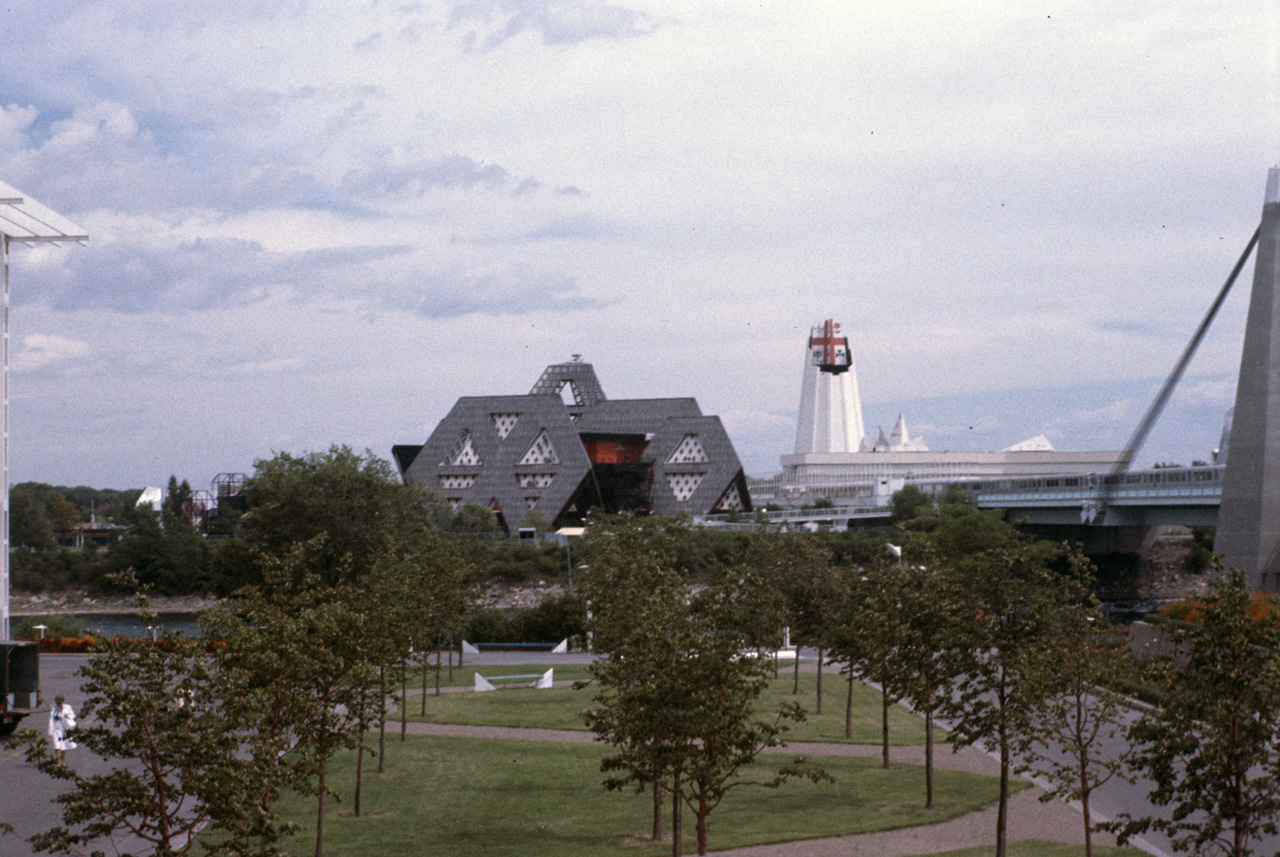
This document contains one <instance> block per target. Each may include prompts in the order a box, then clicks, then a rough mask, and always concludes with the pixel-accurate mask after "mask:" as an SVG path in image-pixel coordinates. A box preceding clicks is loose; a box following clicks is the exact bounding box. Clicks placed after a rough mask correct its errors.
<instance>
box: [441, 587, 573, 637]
mask: <svg viewBox="0 0 1280 857" xmlns="http://www.w3.org/2000/svg"><path fill="white" fill-rule="evenodd" d="M586 620H587V609H586V605H585V603H584V602H583V600H582V598H581V597H580V596H578V595H577V594H576V593H573V592H566V593H564V594H563V595H548V596H546V597H545V598H543V599H542V601H541V602H539V603H538V605H537V606H536V607H526V608H522V609H518V610H515V611H510V612H507V611H502V610H478V611H476V612H475V613H473V614H472V615H471V616H470V617H469V618H468V619H467V627H466V632H465V634H464V635H463V636H464V637H465V638H466V640H467V642H469V643H558V642H560V641H561V640H564V639H567V638H569V637H573V636H581V635H582V634H585V633H586Z"/></svg>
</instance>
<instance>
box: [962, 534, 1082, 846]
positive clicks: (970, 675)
mask: <svg viewBox="0 0 1280 857" xmlns="http://www.w3.org/2000/svg"><path fill="white" fill-rule="evenodd" d="M972 520H974V521H976V522H981V520H982V519H981V518H980V517H976V518H973V519H972ZM1004 526H1006V527H1007V526H1008V525H1004ZM1004 542H1005V543H1004V545H1002V546H1000V547H997V548H991V549H987V550H983V551H981V552H980V553H976V554H967V555H961V556H959V557H957V558H956V559H955V560H953V561H952V563H951V565H950V566H949V571H950V572H951V573H953V574H955V575H956V578H955V580H956V585H957V587H958V591H959V592H961V593H962V595H963V597H964V609H965V610H966V612H967V613H968V627H967V629H965V632H964V633H961V634H958V635H957V639H956V641H955V642H956V645H955V647H954V648H953V649H952V650H951V651H950V652H949V655H950V656H951V657H952V658H953V659H954V660H953V662H952V666H951V667H950V669H951V670H953V671H954V673H955V674H957V675H963V676H964V680H963V681H962V682H960V683H959V685H958V687H957V688H956V690H955V692H954V694H953V695H952V696H951V697H949V698H945V699H944V700H943V701H942V704H941V706H940V711H942V712H943V713H945V715H946V716H947V717H949V718H950V719H951V720H952V722H953V724H954V725H953V727H952V732H951V737H952V742H953V744H954V746H957V747H963V746H967V745H969V744H973V743H976V742H982V743H984V744H986V745H987V746H989V747H992V748H994V749H995V750H997V751H998V752H999V754H1000V802H999V809H998V812H997V816H996V857H1004V855H1005V849H1006V839H1007V833H1008V816H1009V772H1010V769H1011V767H1012V764H1013V751H1014V749H1015V747H1016V745H1017V741H1018V739H1019V737H1020V736H1023V735H1026V734H1028V733H1031V732H1033V731H1034V725H1033V720H1032V715H1033V713H1034V712H1035V711H1036V709H1037V707H1038V706H1039V705H1040V703H1041V702H1042V700H1043V699H1044V697H1045V695H1046V693H1047V690H1046V689H1045V688H1044V686H1043V683H1042V681H1041V678H1042V677H1043V676H1044V675H1045V674H1046V669H1047V668H1046V666H1045V661H1046V660H1047V658H1048V657H1049V652H1048V649H1047V647H1046V645H1045V639H1046V636H1047V634H1048V633H1049V632H1050V630H1051V628H1052V626H1053V622H1054V621H1055V619H1056V616H1057V611H1056V608H1057V605H1058V592H1059V590H1060V583H1059V581H1058V580H1057V578H1056V575H1054V574H1053V572H1052V571H1051V570H1050V569H1049V567H1048V563H1049V561H1050V560H1052V559H1053V558H1054V557H1055V556H1056V554H1057V552H1058V548H1057V546H1055V545H1049V544H1047V543H1043V542H1042V543H1035V544H1032V543H1026V542H1022V541H1020V540H1019V539H1018V537H1017V532H1016V531H1015V530H1014V529H1013V528H1012V527H1008V529H1007V532H1006V533H1005V538H1004Z"/></svg>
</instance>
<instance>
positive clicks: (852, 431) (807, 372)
mask: <svg viewBox="0 0 1280 857" xmlns="http://www.w3.org/2000/svg"><path fill="white" fill-rule="evenodd" d="M862 435H863V428H862V400H861V399H860V398H858V377H857V371H856V370H855V369H854V366H853V351H852V349H850V348H849V339H848V338H847V337H844V336H841V335H840V325H839V324H838V323H836V322H834V321H831V320H830V319H828V320H827V321H825V322H823V324H822V325H821V326H819V327H815V328H813V330H812V332H811V334H810V336H809V344H808V347H807V348H806V349H805V356H804V382H803V384H802V385H801V387H800V420H799V423H798V424H797V426H796V455H803V454H805V453H808V452H857V451H858V447H859V445H860V444H861V443H862Z"/></svg>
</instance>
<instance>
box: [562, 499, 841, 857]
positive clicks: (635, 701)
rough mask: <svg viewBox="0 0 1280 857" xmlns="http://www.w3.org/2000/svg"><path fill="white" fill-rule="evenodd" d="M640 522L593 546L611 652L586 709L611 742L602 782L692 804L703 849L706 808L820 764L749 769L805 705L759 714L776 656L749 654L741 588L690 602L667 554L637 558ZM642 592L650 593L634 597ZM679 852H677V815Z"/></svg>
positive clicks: (591, 582) (601, 639)
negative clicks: (756, 773) (772, 773)
mask: <svg viewBox="0 0 1280 857" xmlns="http://www.w3.org/2000/svg"><path fill="white" fill-rule="evenodd" d="M596 526H599V525H596ZM638 531H639V528H638V527H637V526H636V525H634V524H630V523H617V522H612V523H611V524H609V525H608V530H607V531H602V532H601V534H600V536H599V538H600V539H601V540H608V539H609V538H610V537H612V538H616V539H617V541H616V542H615V543H614V544H613V545H610V546H600V545H599V542H597V548H596V551H595V552H594V553H593V554H592V557H593V558H592V564H591V568H590V569H589V571H590V574H589V575H588V576H587V577H588V581H587V582H586V583H585V584H584V586H585V587H586V588H587V590H588V592H589V594H590V595H591V596H592V600H591V605H592V611H593V628H596V629H597V648H598V649H601V650H603V651H604V652H605V653H606V654H605V656H604V657H601V658H599V659H597V660H596V662H595V663H594V664H593V665H592V668H591V669H592V675H593V676H594V677H595V678H596V680H597V682H598V683H599V685H600V690H599V692H598V693H597V696H596V699H595V703H596V704H595V705H594V706H593V707H592V708H590V709H588V710H587V711H586V712H584V715H583V717H584V720H585V721H586V723H587V725H588V727H589V728H591V729H592V731H594V732H595V733H596V734H597V736H599V737H600V739H601V740H602V741H604V742H605V743H608V744H611V745H613V747H614V748H615V751H614V753H613V754H612V755H610V756H607V757H606V758H605V759H604V761H603V762H602V763H601V768H602V770H603V771H604V772H605V773H607V774H610V776H608V777H607V778H606V780H605V785H606V787H608V788H611V789H619V788H626V787H628V786H638V787H643V786H644V785H645V784H652V783H658V784H659V785H660V786H661V788H662V789H664V790H666V791H668V792H670V793H671V794H672V795H673V796H674V797H676V798H678V799H679V801H680V802H682V803H683V804H684V805H685V806H687V807H689V809H691V810H692V811H693V813H694V815H695V819H696V822H695V825H696V831H697V840H698V853H699V854H705V853H706V849H707V819H708V817H709V816H710V814H711V813H712V811H714V810H715V808H716V807H717V806H718V805H719V804H720V802H721V801H722V800H723V798H724V796H725V795H726V794H727V793H728V792H729V791H731V790H732V789H734V788H738V787H740V786H745V785H759V786H764V787H768V788H777V787H778V786H780V785H781V784H782V783H783V782H785V781H786V779H787V778H788V777H790V776H794V775H796V774H802V775H805V776H809V777H820V776H822V774H821V773H820V772H817V771H814V770H812V769H806V768H803V767H795V768H791V769H788V770H785V771H783V772H782V773H781V774H779V775H778V776H776V777H773V778H770V779H767V780H751V779H748V778H746V777H743V776H742V773H741V772H742V769H743V768H745V767H746V766H748V765H750V764H751V762H753V761H754V760H755V758H756V756H757V755H758V754H759V753H760V752H762V751H763V750H764V749H766V748H768V747H772V746H776V745H778V744H779V743H781V739H780V737H779V736H780V735H781V733H782V732H783V730H784V729H785V722H786V721H788V720H802V719H803V718H804V710H803V709H802V708H800V707H799V706H797V705H794V704H793V705H788V706H784V707H783V709H782V710H781V711H780V712H779V714H778V715H777V716H776V717H775V718H774V719H772V720H761V719H756V718H755V702H756V700H757V699H758V698H759V695H760V693H761V692H762V691H763V689H764V687H765V685H766V684H767V683H768V680H769V679H768V672H769V669H770V666H769V664H768V663H767V662H766V661H764V660H763V659H760V658H750V657H743V656H742V650H743V648H744V647H745V646H746V645H747V644H748V640H747V638H746V636H745V635H744V634H743V633H742V630H741V627H740V613H739V608H740V605H739V604H737V603H735V595H736V594H737V593H735V592H734V591H733V590H732V589H730V590H727V591H712V592H709V593H707V594H706V595H705V596H704V597H700V598H698V599H694V600H693V601H690V600H689V599H688V598H687V593H686V592H685V591H684V587H683V586H682V585H681V583H680V580H679V577H678V575H676V574H675V573H674V571H673V570H672V569H671V567H670V564H669V561H667V560H666V559H665V558H664V557H663V556H662V555H661V554H649V555H648V556H647V557H646V558H645V559H644V560H642V561H641V562H640V563H637V562H636V561H635V551H633V550H629V549H627V544H628V543H634V540H635V539H636V538H637V536H638ZM610 548H612V549H610ZM611 560H612V561H611ZM645 566H647V567H645ZM637 571H640V574H636V572H637ZM638 591H644V592H646V593H647V596H646V597H644V598H640V599H636V600H631V599H628V598H627V597H626V593H632V592H638ZM672 851H673V854H676V855H679V853H680V832H679V827H678V824H673V832H672Z"/></svg>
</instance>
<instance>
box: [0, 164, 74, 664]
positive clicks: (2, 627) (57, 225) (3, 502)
mask: <svg viewBox="0 0 1280 857" xmlns="http://www.w3.org/2000/svg"><path fill="white" fill-rule="evenodd" d="M88 240H89V235H88V234H87V233H86V232H85V231H84V230H83V229H82V228H80V227H79V226H77V225H76V224H75V223H72V222H71V221H70V220H68V219H67V218H65V217H63V216H62V215H61V214H58V213H57V212H56V211H54V210H53V209H51V208H47V207H46V206H44V205H41V204H40V203H39V202H36V201H35V200H34V199H32V198H31V197H29V196H27V195H26V194H24V193H23V192H22V191H20V190H18V189H17V188H15V187H13V186H12V185H8V184H5V183H4V182H0V265H2V266H3V269H4V270H3V272H0V275H2V276H0V279H3V281H4V282H3V289H4V304H3V305H4V309H3V314H4V321H3V337H2V338H3V343H2V344H0V347H3V349H4V382H3V387H4V390H3V398H4V405H3V414H2V415H0V421H2V422H3V426H2V427H0V435H3V439H0V446H3V447H4V449H3V452H2V453H0V470H3V472H0V519H2V520H0V640H7V639H9V249H10V247H11V246H12V244H13V242H15V241H17V242H19V243H22V244H38V243H63V242H67V241H75V242H77V243H79V244H83V243H84V242H86V241H88Z"/></svg>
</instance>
